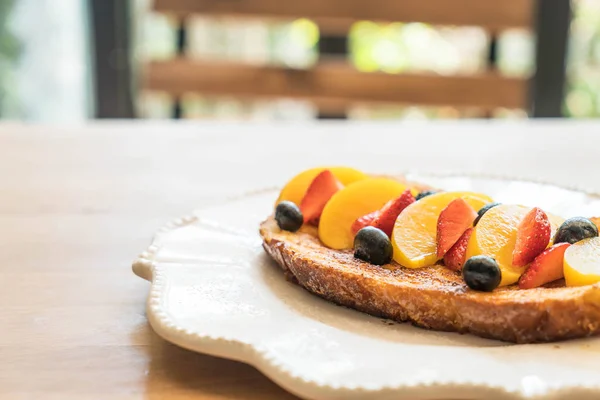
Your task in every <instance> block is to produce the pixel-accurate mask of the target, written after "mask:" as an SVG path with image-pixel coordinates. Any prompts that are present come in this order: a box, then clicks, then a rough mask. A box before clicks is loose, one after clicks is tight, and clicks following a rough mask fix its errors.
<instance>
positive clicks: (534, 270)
mask: <svg viewBox="0 0 600 400" xmlns="http://www.w3.org/2000/svg"><path fill="white" fill-rule="evenodd" d="M569 246H570V244H569V243H559V244H555V245H554V246H552V247H549V248H547V249H546V250H544V251H543V252H542V253H541V254H540V255H538V256H537V257H536V258H535V259H534V260H533V262H532V263H531V264H530V265H529V267H528V268H527V270H526V271H525V273H524V274H523V275H521V278H520V279H519V288H520V289H531V288H534V287H538V286H542V285H544V284H546V283H548V282H552V281H555V280H557V279H561V278H564V274H563V259H564V255H565V250H567V248H568V247H569Z"/></svg>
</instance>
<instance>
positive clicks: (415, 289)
mask: <svg viewBox="0 0 600 400" xmlns="http://www.w3.org/2000/svg"><path fill="white" fill-rule="evenodd" d="M260 234H261V236H262V238H263V247H264V248H265V250H266V251H267V253H269V254H270V255H271V256H272V257H273V259H275V261H277V263H278V264H279V265H280V266H281V268H282V269H283V270H284V271H285V273H286V274H287V275H288V276H291V277H292V279H293V280H294V281H295V282H297V283H298V284H299V285H301V286H302V287H304V288H305V289H307V290H308V291H310V292H312V293H315V294H317V295H319V296H321V297H324V298H325V299H327V300H330V301H332V302H334V303H337V304H340V305H344V306H348V307H351V308H354V309H356V310H360V311H363V312H366V313H368V314H371V315H375V316H380V317H386V318H390V319H392V320H395V321H399V322H404V321H410V322H412V323H413V324H414V325H417V326H420V327H423V328H429V329H435V330H439V331H454V332H461V333H472V334H475V335H478V336H482V337H486V338H492V339H499V340H504V341H508V342H515V343H535V342H551V341H559V340H565V339H572V338H580V337H586V336H591V335H594V334H597V333H598V332H600V285H598V284H597V285H592V286H584V287H564V283H563V282H556V283H553V284H550V285H547V287H541V288H536V289H528V290H519V289H518V288H517V287H516V286H509V287H506V288H500V289H496V290H495V291H494V292H492V293H483V292H476V291H473V290H470V289H469V288H468V287H467V286H466V285H465V284H464V282H463V280H462V278H461V276H460V275H459V274H458V273H455V272H453V271H450V270H448V269H447V268H445V267H443V266H440V265H435V266H431V267H426V268H420V269H410V268H404V267H401V266H399V265H397V264H391V265H387V266H385V267H378V266H375V265H371V264H369V263H366V262H362V261H360V260H357V259H355V258H354V256H353V254H352V252H350V251H338V250H332V249H328V248H326V247H325V246H323V245H322V244H321V243H320V241H319V239H318V238H317V231H316V229H315V228H314V227H310V226H304V227H302V229H301V230H300V231H298V232H296V233H290V232H286V231H282V230H280V229H279V227H278V226H277V223H276V222H275V220H274V219H273V217H269V218H268V219H267V220H266V221H265V222H263V223H262V224H261V226H260Z"/></svg>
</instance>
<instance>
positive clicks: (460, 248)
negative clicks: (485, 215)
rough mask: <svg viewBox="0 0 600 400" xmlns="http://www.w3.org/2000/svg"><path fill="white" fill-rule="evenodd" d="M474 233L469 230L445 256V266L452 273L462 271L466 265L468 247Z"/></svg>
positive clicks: (471, 229)
mask: <svg viewBox="0 0 600 400" xmlns="http://www.w3.org/2000/svg"><path fill="white" fill-rule="evenodd" d="M472 233H473V228H469V229H467V230H466V231H465V233H463V234H462V236H461V237H460V238H459V239H458V241H457V242H456V243H454V246H452V247H451V248H450V250H448V252H447V253H446V254H445V255H444V265H445V266H446V267H447V268H449V269H451V270H452V271H460V270H461V269H462V266H463V264H464V263H465V257H466V255H467V246H468V244H469V239H470V238H471V234H472Z"/></svg>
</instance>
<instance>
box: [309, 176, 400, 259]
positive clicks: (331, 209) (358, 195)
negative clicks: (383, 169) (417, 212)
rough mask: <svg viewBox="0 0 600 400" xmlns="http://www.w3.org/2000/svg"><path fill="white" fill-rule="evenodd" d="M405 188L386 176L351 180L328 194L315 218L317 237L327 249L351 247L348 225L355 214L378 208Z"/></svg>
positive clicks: (356, 216) (367, 212)
mask: <svg viewBox="0 0 600 400" xmlns="http://www.w3.org/2000/svg"><path fill="white" fill-rule="evenodd" d="M405 190H406V186H405V185H403V184H402V183H400V182H398V181H395V180H393V179H388V178H369V179H365V180H361V181H358V182H355V183H352V184H350V185H348V186H346V187H345V188H344V189H342V190H340V191H339V192H337V193H336V194H334V195H333V197H331V199H330V200H329V202H328V203H327V205H326V206H325V209H324V210H323V213H322V214H321V220H320V221H319V239H321V242H323V244H324V245H325V246H327V247H329V248H332V249H336V250H342V249H351V248H352V246H353V244H354V243H353V242H354V235H353V234H352V229H351V227H352V224H353V223H354V221H356V219H357V218H358V217H361V216H363V215H366V214H369V213H371V212H373V211H375V210H379V209H380V208H381V207H383V206H384V205H385V203H387V202H388V201H390V200H392V199H395V198H397V197H399V196H400V195H401V194H402V192H404V191H405Z"/></svg>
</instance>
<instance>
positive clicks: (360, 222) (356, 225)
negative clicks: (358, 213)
mask: <svg viewBox="0 0 600 400" xmlns="http://www.w3.org/2000/svg"><path fill="white" fill-rule="evenodd" d="M379 214H381V211H380V210H377V211H373V212H372V213H369V214H367V215H363V216H362V217H359V218H357V219H356V221H354V222H353V223H352V226H351V227H350V229H351V230H352V234H353V235H356V234H357V233H358V231H360V230H361V229H362V228H364V227H365V226H371V224H372V223H373V221H375V218H377V217H379Z"/></svg>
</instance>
